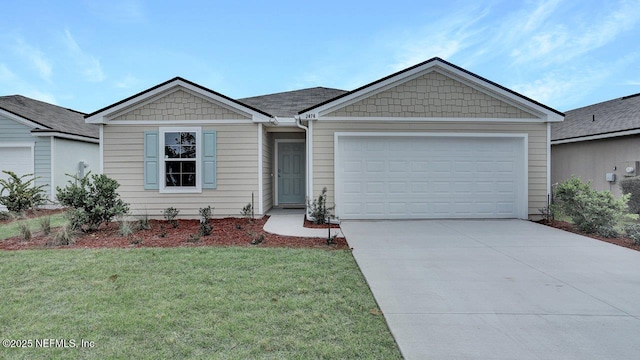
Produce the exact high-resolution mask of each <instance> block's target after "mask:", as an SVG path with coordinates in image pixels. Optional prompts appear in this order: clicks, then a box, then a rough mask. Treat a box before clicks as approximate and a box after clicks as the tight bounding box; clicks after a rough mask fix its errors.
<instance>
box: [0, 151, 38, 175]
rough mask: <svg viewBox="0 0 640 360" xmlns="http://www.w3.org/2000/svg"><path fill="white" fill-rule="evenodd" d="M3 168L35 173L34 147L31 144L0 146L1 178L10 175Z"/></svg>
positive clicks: (20, 173) (21, 172)
mask: <svg viewBox="0 0 640 360" xmlns="http://www.w3.org/2000/svg"><path fill="white" fill-rule="evenodd" d="M1 170H10V171H13V172H14V173H16V174H18V176H21V175H24V174H32V173H33V148H32V147H31V146H8V147H3V146H0V179H6V178H8V177H9V176H8V175H7V174H5V173H3V172H1Z"/></svg>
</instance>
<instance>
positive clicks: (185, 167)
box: [182, 161, 196, 174]
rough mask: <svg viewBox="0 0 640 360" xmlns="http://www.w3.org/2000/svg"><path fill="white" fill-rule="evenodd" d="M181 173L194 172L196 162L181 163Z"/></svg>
mask: <svg viewBox="0 0 640 360" xmlns="http://www.w3.org/2000/svg"><path fill="white" fill-rule="evenodd" d="M182 171H183V172H186V173H194V174H195V172H196V162H195V161H182Z"/></svg>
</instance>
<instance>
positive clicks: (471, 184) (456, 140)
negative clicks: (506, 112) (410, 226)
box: [335, 135, 527, 219]
mask: <svg viewBox="0 0 640 360" xmlns="http://www.w3.org/2000/svg"><path fill="white" fill-rule="evenodd" d="M524 143H525V138H524V137H523V136H520V137H498V136H496V137H486V136H484V137H479V136H442V135H438V136H432V135H429V136H426V135H425V136H370V135H366V136H350V135H349V136H347V135H344V136H337V146H336V169H335V171H336V214H337V215H338V216H340V217H341V218H343V219H429V218H519V217H520V218H526V216H527V214H526V213H527V210H526V204H527V202H526V194H527V192H526V183H527V181H526V170H525V156H524V152H525V146H524Z"/></svg>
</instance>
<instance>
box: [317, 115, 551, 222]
mask: <svg viewBox="0 0 640 360" xmlns="http://www.w3.org/2000/svg"><path fill="white" fill-rule="evenodd" d="M349 131H352V132H366V131H377V132H411V131H413V132H461V133H477V132H485V133H487V132H488V133H520V134H523V133H526V134H528V138H529V143H528V147H529V154H528V155H529V168H528V171H529V189H528V190H529V214H530V215H538V214H539V211H538V209H539V208H542V207H544V206H545V205H546V201H547V168H546V159H547V150H546V149H547V148H546V144H547V140H546V136H547V127H546V124H544V123H507V124H504V123H469V122H467V123H454V122H433V123H415V122H387V123H384V122H364V121H345V122H338V121H316V122H314V123H313V179H314V184H313V191H314V194H313V195H314V196H318V194H319V193H320V191H321V190H322V188H323V187H325V186H326V187H327V190H328V191H327V193H328V197H329V198H328V202H329V203H331V204H333V203H334V198H333V194H334V183H333V181H334V169H333V167H334V157H333V155H334V154H333V151H334V143H333V142H334V132H349Z"/></svg>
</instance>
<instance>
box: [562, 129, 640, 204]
mask: <svg viewBox="0 0 640 360" xmlns="http://www.w3.org/2000/svg"><path fill="white" fill-rule="evenodd" d="M636 161H640V136H624V137H616V138H611V139H602V140H591V141H581V142H575V143H567V144H560V145H552V146H551V183H552V184H555V183H559V182H562V181H564V180H567V179H569V178H570V177H571V175H575V176H578V177H580V178H581V179H582V180H583V181H591V185H592V186H593V188H594V189H596V190H610V191H611V192H612V193H613V194H614V195H616V196H620V195H622V191H621V190H620V180H622V179H624V178H625V174H626V172H625V169H626V168H627V167H628V166H633V167H635V162H636ZM606 173H614V174H616V181H615V182H612V183H611V182H608V181H606V178H605V175H606Z"/></svg>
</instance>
